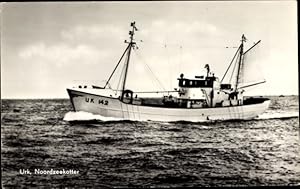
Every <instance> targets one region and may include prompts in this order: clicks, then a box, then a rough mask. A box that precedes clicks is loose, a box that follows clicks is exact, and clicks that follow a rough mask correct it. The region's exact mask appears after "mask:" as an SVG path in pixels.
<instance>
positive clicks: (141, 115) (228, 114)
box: [67, 89, 270, 122]
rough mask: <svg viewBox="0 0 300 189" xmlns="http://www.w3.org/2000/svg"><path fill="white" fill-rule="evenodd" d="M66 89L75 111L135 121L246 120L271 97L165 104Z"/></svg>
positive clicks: (264, 106)
mask: <svg viewBox="0 0 300 189" xmlns="http://www.w3.org/2000/svg"><path fill="white" fill-rule="evenodd" d="M67 90H68V93H69V96H70V100H71V103H72V106H73V108H74V110H75V111H84V112H89V113H93V114H96V115H101V116H104V117H114V118H122V119H126V120H138V121H147V120H152V121H193V122H201V121H208V120H249V119H253V118H255V117H257V116H258V115H259V114H262V113H263V112H264V111H265V110H266V109H267V108H268V107H269V104H270V100H265V101H263V102H262V103H256V104H250V105H242V106H230V107H215V108H197V109H196V108H191V109H189V108H166V107H152V106H143V105H133V104H126V103H123V102H121V101H120V100H119V99H118V98H112V97H106V96H101V95H97V94H91V93H86V92H82V91H79V90H73V89H67Z"/></svg>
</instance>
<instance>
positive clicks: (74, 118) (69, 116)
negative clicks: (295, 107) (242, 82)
mask: <svg viewBox="0 0 300 189" xmlns="http://www.w3.org/2000/svg"><path fill="white" fill-rule="evenodd" d="M297 117H299V112H278V111H276V112H274V111H269V112H265V113H263V114H261V115H259V116H258V118H255V120H267V119H289V118H297ZM63 120H64V121H68V122H123V121H126V122H127V121H129V122H130V121H137V120H128V119H123V118H114V117H104V116H101V115H95V114H92V113H88V112H83V111H79V112H68V113H66V114H65V116H64V119H63ZM228 121H229V120H228ZM207 122H209V121H207ZM172 123H174V122H172ZM175 123H190V121H178V122H175ZM201 123H203V122H201Z"/></svg>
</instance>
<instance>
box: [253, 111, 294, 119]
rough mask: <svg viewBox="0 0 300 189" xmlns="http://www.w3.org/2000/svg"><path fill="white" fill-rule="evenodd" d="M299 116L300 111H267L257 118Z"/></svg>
mask: <svg viewBox="0 0 300 189" xmlns="http://www.w3.org/2000/svg"><path fill="white" fill-rule="evenodd" d="M292 117H299V112H277V111H276V112H273V111H270V112H265V113H263V114H261V115H259V116H258V118H256V119H275V118H292Z"/></svg>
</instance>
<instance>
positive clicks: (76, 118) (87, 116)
mask: <svg viewBox="0 0 300 189" xmlns="http://www.w3.org/2000/svg"><path fill="white" fill-rule="evenodd" d="M63 120H64V121H68V122H80V121H84V122H88V121H101V122H111V121H125V119H123V118H114V117H104V116H101V115H95V114H92V113H89V112H83V111H79V112H68V113H66V115H65V116H64V119H63Z"/></svg>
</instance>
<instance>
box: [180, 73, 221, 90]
mask: <svg viewBox="0 0 300 189" xmlns="http://www.w3.org/2000/svg"><path fill="white" fill-rule="evenodd" d="M198 78H200V79H198ZM202 78H204V76H203V77H200V76H196V77H195V79H187V78H183V77H181V78H178V80H179V83H178V86H179V87H187V88H209V87H210V88H211V87H213V82H214V81H215V80H216V77H214V76H209V77H205V79H202Z"/></svg>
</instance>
